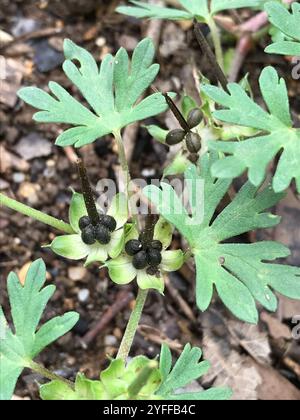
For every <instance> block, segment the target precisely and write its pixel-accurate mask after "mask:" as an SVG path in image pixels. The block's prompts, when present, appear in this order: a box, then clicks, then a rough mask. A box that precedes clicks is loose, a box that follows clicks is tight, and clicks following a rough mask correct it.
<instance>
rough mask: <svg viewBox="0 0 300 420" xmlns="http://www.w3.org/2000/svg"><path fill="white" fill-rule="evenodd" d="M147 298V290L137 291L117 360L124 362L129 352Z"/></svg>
mask: <svg viewBox="0 0 300 420" xmlns="http://www.w3.org/2000/svg"><path fill="white" fill-rule="evenodd" d="M147 296H148V290H142V289H139V291H138V294H137V298H136V301H135V306H134V309H133V311H132V312H131V315H130V318H129V321H128V324H127V327H126V330H125V333H124V336H123V339H122V342H121V345H120V348H119V351H118V354H117V359H123V360H124V361H126V359H127V357H128V354H129V351H130V349H131V346H132V343H133V339H134V336H135V333H136V330H137V327H138V325H139V322H140V319H141V315H142V312H143V308H144V305H145V302H146V299H147Z"/></svg>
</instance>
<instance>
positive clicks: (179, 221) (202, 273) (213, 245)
mask: <svg viewBox="0 0 300 420" xmlns="http://www.w3.org/2000/svg"><path fill="white" fill-rule="evenodd" d="M221 161H222V160H221ZM218 162H219V161H218V160H217V157H216V155H215V154H213V153H210V154H205V155H204V156H203V157H202V159H201V162H200V168H201V169H200V171H198V168H197V167H196V166H194V165H191V166H190V167H189V168H188V170H187V171H186V174H185V177H186V179H191V178H192V179H194V180H196V179H197V178H198V179H202V180H203V181H204V190H203V193H202V195H199V189H198V188H197V183H196V182H195V183H192V184H189V185H190V191H189V196H190V201H192V203H193V201H194V202H196V201H199V200H203V203H204V217H203V218H202V219H200V218H199V217H198V216H197V214H196V212H195V211H194V212H193V213H192V215H191V216H189V215H188V213H187V211H186V209H185V208H184V206H183V204H182V201H181V199H180V197H178V196H177V194H176V192H175V191H174V190H173V188H172V187H170V186H167V184H164V183H162V184H161V188H158V187H156V186H154V185H152V186H148V187H146V188H145V189H144V194H145V195H146V196H147V197H148V198H149V199H150V200H151V201H152V202H153V203H154V204H155V205H156V207H157V208H158V210H159V211H160V213H161V214H162V216H163V217H164V218H165V219H167V220H168V221H169V222H170V223H172V224H174V226H175V227H176V228H177V229H178V230H179V231H180V232H181V234H182V235H184V237H185V238H186V239H187V241H188V242H189V245H190V247H191V249H192V252H193V253H194V258H195V263H196V301H197V305H198V307H199V309H200V310H202V311H205V310H206V309H207V308H208V307H209V305H210V302H211V300H212V297H213V293H214V290H215V289H216V291H217V292H218V295H219V297H220V299H221V300H222V301H223V303H224V304H225V306H226V307H227V308H228V309H229V310H230V311H231V312H232V313H233V314H234V315H235V316H236V317H237V318H239V319H242V320H243V321H246V322H250V323H256V322H257V320H258V313H257V309H256V305H255V300H257V301H258V302H259V303H260V304H261V305H263V306H264V307H265V308H266V309H268V310H270V311H275V310H276V309H277V298H276V296H275V294H274V291H277V292H278V293H281V294H283V295H285V296H288V297H290V298H293V299H300V269H299V268H297V267H292V266H286V265H281V264H271V263H270V261H273V260H276V259H277V258H283V257H286V256H288V255H289V250H288V249H287V248H285V247H284V246H283V245H281V244H278V243H276V242H258V243H254V244H239V243H228V241H229V240H230V239H231V238H232V237H235V236H238V235H241V234H243V233H246V232H249V231H252V230H256V229H262V228H269V227H273V226H276V225H277V224H278V223H279V221H280V218H279V217H277V216H274V215H272V214H270V213H268V212H265V210H266V209H268V208H270V207H272V206H274V205H275V204H276V203H277V202H278V201H280V200H281V199H282V197H283V196H284V194H282V193H275V192H274V191H273V190H272V189H271V188H270V186H267V187H265V188H263V189H259V188H257V187H254V186H253V185H251V184H250V183H249V182H248V183H246V184H245V185H244V186H243V187H242V188H241V189H240V191H239V192H238V194H237V195H236V196H235V198H234V199H233V200H232V202H231V203H230V204H228V205H227V207H225V209H224V210H223V211H222V212H221V213H220V214H219V215H218V216H217V217H215V218H214V215H215V210H216V208H217V206H218V204H219V202H220V201H221V200H222V198H223V197H224V195H225V194H226V192H227V190H228V188H229V186H230V184H231V179H218V178H215V177H214V176H213V175H212V173H211V168H212V167H213V166H214V165H216V164H217V163H218ZM169 202H173V203H177V205H176V209H177V210H178V208H179V209H181V210H180V214H175V215H174V214H173V211H174V209H175V207H171V211H170V207H169V206H168V205H167V203H169ZM180 206H181V207H180ZM191 207H192V208H193V205H192V206H191ZM224 241H226V243H224Z"/></svg>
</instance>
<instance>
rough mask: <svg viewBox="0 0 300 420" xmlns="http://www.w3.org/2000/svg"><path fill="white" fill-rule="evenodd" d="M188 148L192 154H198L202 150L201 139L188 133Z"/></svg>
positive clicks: (197, 135) (194, 134)
mask: <svg viewBox="0 0 300 420" xmlns="http://www.w3.org/2000/svg"><path fill="white" fill-rule="evenodd" d="M186 147H187V148H188V151H189V152H190V153H198V152H199V150H200V149H201V137H200V136H199V134H196V133H192V132H190V133H188V134H187V136H186Z"/></svg>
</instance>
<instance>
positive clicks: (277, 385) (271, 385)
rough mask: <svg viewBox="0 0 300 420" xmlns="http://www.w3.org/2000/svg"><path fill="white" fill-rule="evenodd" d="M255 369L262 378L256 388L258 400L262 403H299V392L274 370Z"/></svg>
mask: <svg viewBox="0 0 300 420" xmlns="http://www.w3.org/2000/svg"><path fill="white" fill-rule="evenodd" d="M256 369H257V371H258V372H259V374H260V376H261V377H262V380H263V382H262V384H261V385H260V386H259V387H258V389H257V393H258V398H259V399H260V400H263V401H266V400H267V401H268V400H272V401H273V400H276V401H278V400H279V401H290V400H294V401H299V400H300V391H299V390H298V389H297V388H296V387H295V386H294V385H293V384H292V383H291V382H289V381H288V380H287V379H285V378H284V377H283V376H282V375H280V373H278V372H277V371H276V370H275V369H273V368H270V367H265V366H260V365H258V364H257V365H256Z"/></svg>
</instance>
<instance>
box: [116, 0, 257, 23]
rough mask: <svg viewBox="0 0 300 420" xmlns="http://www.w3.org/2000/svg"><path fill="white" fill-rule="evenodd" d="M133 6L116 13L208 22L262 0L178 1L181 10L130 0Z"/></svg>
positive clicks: (121, 7) (123, 7) (254, 4)
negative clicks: (222, 12) (232, 10)
mask: <svg viewBox="0 0 300 420" xmlns="http://www.w3.org/2000/svg"><path fill="white" fill-rule="evenodd" d="M130 3H132V4H133V5H134V6H119V7H118V8H117V12H119V13H123V14H125V15H128V16H134V17H136V18H150V19H169V20H191V19H193V18H196V19H198V20H201V21H205V22H209V20H210V19H211V17H212V16H214V15H215V14H216V13H218V12H220V11H222V10H229V9H238V8H241V7H254V8H256V7H260V6H261V5H262V3H263V0H212V2H211V4H210V6H209V2H208V0H179V3H180V5H181V6H182V9H176V8H171V7H161V6H158V5H156V4H151V3H149V2H148V3H147V2H142V1H136V0H130Z"/></svg>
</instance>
